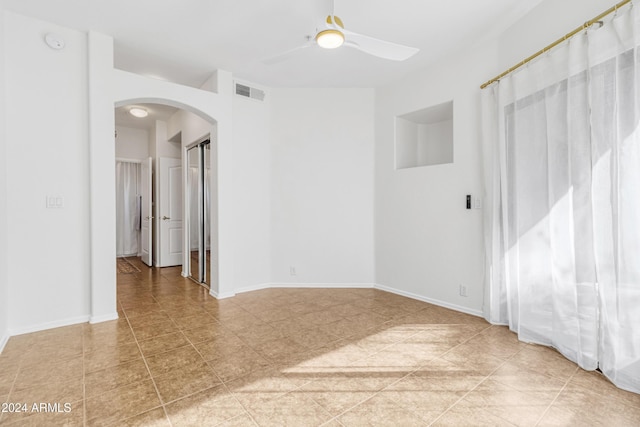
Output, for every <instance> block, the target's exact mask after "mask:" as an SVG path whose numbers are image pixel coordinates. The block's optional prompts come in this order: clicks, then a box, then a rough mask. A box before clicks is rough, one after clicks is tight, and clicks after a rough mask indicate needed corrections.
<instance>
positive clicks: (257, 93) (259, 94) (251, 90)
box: [236, 83, 264, 101]
mask: <svg viewBox="0 0 640 427" xmlns="http://www.w3.org/2000/svg"><path fill="white" fill-rule="evenodd" d="M236 95H240V96H244V97H247V98H252V99H257V100H258V101H263V100H264V91H263V90H260V89H256V88H255V87H249V86H245V85H241V84H240V83H236Z"/></svg>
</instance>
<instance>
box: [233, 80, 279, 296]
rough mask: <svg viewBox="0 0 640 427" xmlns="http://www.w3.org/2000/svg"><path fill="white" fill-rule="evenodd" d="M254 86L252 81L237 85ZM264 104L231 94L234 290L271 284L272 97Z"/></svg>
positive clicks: (268, 96)
mask: <svg viewBox="0 0 640 427" xmlns="http://www.w3.org/2000/svg"><path fill="white" fill-rule="evenodd" d="M240 83H241V84H247V85H249V86H251V87H257V86H256V85H254V84H253V83H250V82H240ZM257 88H259V89H263V90H265V93H266V96H265V99H264V101H258V100H255V99H249V98H244V97H242V96H237V95H234V96H233V150H234V153H233V158H234V162H233V187H234V212H235V216H236V221H237V232H236V241H235V270H234V272H235V274H234V276H235V279H236V280H235V290H236V292H237V291H239V290H243V289H250V288H254V287H256V286H260V285H263V284H265V283H268V282H270V280H271V261H270V256H269V254H270V252H271V250H272V248H271V175H270V173H271V146H270V134H269V124H270V120H271V108H272V99H271V98H272V96H271V91H270V90H268V89H266V88H261V87H257Z"/></svg>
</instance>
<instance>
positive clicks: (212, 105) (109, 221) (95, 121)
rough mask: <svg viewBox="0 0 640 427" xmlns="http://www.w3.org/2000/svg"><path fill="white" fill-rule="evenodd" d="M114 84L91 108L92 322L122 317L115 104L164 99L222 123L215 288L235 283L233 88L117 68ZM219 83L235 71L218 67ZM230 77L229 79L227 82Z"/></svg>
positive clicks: (217, 293)
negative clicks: (179, 81)
mask: <svg viewBox="0 0 640 427" xmlns="http://www.w3.org/2000/svg"><path fill="white" fill-rule="evenodd" d="M110 77H111V79H112V85H111V86H110V88H111V90H106V89H105V88H103V87H102V86H100V87H94V86H92V89H93V92H94V93H93V96H92V97H91V106H90V107H91V108H90V122H91V126H90V139H89V141H90V168H91V174H90V176H91V182H90V190H91V223H92V226H91V284H90V298H89V299H90V312H91V322H94V323H95V322H100V321H105V320H111V319H115V318H117V317H118V314H117V309H116V275H115V270H116V269H115V259H116V248H115V188H114V187H115V186H114V185H113V183H114V182H115V171H114V168H113V159H114V158H115V147H114V143H113V130H114V127H115V126H114V119H113V108H114V107H118V106H123V105H130V104H136V103H152V104H162V105H168V106H171V107H175V108H179V109H182V110H185V111H188V112H190V113H192V114H194V115H196V116H198V117H200V118H202V119H204V120H206V121H208V122H209V123H215V125H216V138H217V142H218V146H219V152H218V159H217V162H218V165H220V167H219V169H218V182H217V185H218V189H219V191H218V200H219V210H218V228H219V230H220V232H219V233H218V242H219V251H218V256H219V261H218V262H219V267H218V268H219V270H218V278H219V280H218V284H217V286H211V290H210V294H211V295H212V296H214V297H218V298H220V297H225V296H228V295H229V294H231V293H230V292H228V291H226V290H227V289H229V287H230V285H231V283H232V275H233V251H232V247H231V245H230V244H228V243H229V242H231V241H232V238H231V237H232V234H231V233H232V230H233V226H232V223H233V213H232V209H231V206H232V204H231V197H232V193H231V182H232V172H233V171H232V170H231V169H230V164H231V161H230V160H231V155H232V151H231V146H230V144H228V143H227V141H230V140H231V135H230V132H231V93H230V91H229V93H215V92H212V91H207V90H201V89H195V88H191V87H186V86H180V85H176V84H173V83H169V82H164V81H160V80H155V79H151V78H146V77H143V76H139V75H135V74H131V73H126V72H121V71H119V70H111V75H110ZM215 77H216V78H217V79H218V82H217V83H216V85H217V87H223V86H225V85H228V86H229V87H231V75H230V74H229V73H217V74H216V76H215ZM221 80H224V83H221Z"/></svg>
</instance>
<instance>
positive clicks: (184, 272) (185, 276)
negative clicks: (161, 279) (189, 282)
mask: <svg viewBox="0 0 640 427" xmlns="http://www.w3.org/2000/svg"><path fill="white" fill-rule="evenodd" d="M180 275H181V276H182V277H184V278H185V279H186V278H187V277H189V273H187V272H186V271H181V272H180Z"/></svg>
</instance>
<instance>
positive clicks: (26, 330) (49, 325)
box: [9, 315, 89, 336]
mask: <svg viewBox="0 0 640 427" xmlns="http://www.w3.org/2000/svg"><path fill="white" fill-rule="evenodd" d="M88 321H89V316H88V315H86V316H78V317H72V318H69V319H63V320H56V321H53V322H44V323H39V324H37V325H31V326H26V327H23V328H17V329H10V330H9V334H10V335H11V336H14V335H23V334H30V333H31V332H40V331H45V330H47V329H54V328H61V327H63V326H69V325H76V324H78V323H86V322H88Z"/></svg>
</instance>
